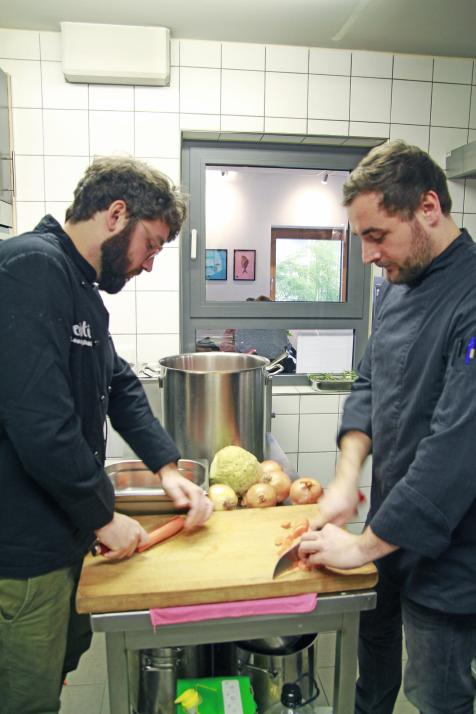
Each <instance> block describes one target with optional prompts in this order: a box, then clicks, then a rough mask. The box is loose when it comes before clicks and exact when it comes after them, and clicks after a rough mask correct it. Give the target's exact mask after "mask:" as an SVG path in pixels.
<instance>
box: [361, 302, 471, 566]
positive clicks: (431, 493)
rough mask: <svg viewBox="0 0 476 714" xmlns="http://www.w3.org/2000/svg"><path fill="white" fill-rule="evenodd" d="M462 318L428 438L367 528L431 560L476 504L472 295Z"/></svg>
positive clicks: (441, 551) (444, 546) (453, 341)
mask: <svg viewBox="0 0 476 714" xmlns="http://www.w3.org/2000/svg"><path fill="white" fill-rule="evenodd" d="M465 313H466V317H465V318H464V320H462V321H461V323H460V325H459V329H458V332H456V333H455V335H454V337H453V339H452V345H453V349H452V352H451V356H450V359H449V360H448V363H447V367H446V372H445V378H444V386H443V390H442V392H441V395H440V397H439V400H438V402H437V405H436V408H435V410H434V412H433V416H432V420H431V426H430V433H429V434H428V436H426V437H425V438H424V439H422V440H421V441H420V443H419V445H418V448H417V451H416V454H415V458H414V460H413V463H412V465H411V466H410V468H409V470H408V472H407V474H406V475H405V477H404V478H403V479H402V480H401V481H399V482H398V483H397V484H396V486H395V487H394V488H393V489H392V491H391V492H390V494H389V496H388V497H387V498H386V500H385V501H384V503H383V504H382V505H381V507H380V508H379V510H378V512H377V513H376V514H375V516H374V517H373V519H372V521H371V523H370V525H371V527H372V530H373V531H374V532H375V534H376V535H377V536H378V537H379V538H381V539H382V540H385V541H387V542H389V543H393V544H394V545H398V546H400V547H402V548H406V549H409V550H414V551H416V552H417V553H421V554H422V555H425V556H428V557H432V558H436V557H438V556H439V555H440V554H441V553H443V552H444V551H445V550H446V549H447V548H448V546H449V544H450V540H451V537H452V534H453V531H454V530H455V529H456V527H457V526H458V524H459V523H460V521H461V520H462V519H463V517H464V515H465V513H466V512H467V511H468V509H469V508H470V506H471V505H472V504H473V503H474V501H475V499H476V474H475V468H476V467H475V465H476V354H473V355H472V356H471V350H470V348H469V342H470V340H471V338H475V341H476V297H475V296H473V297H472V298H468V300H467V301H466V302H465ZM475 353H476V350H475ZM415 524H418V537H417V538H416V537H415Z"/></svg>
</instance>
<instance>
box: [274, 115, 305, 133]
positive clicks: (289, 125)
mask: <svg viewBox="0 0 476 714" xmlns="http://www.w3.org/2000/svg"><path fill="white" fill-rule="evenodd" d="M306 127H307V121H306V119H282V118H281V117H265V120H264V130H265V132H266V133H268V132H269V133H270V134H306V131H307V129H306Z"/></svg>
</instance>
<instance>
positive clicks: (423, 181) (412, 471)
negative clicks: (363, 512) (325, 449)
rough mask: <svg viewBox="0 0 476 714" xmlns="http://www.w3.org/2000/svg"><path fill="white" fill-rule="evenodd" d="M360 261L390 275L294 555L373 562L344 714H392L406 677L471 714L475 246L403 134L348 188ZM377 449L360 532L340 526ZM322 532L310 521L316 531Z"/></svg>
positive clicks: (426, 695)
mask: <svg viewBox="0 0 476 714" xmlns="http://www.w3.org/2000/svg"><path fill="white" fill-rule="evenodd" d="M344 204H345V205H346V206H347V207H348V212H349V220H350V224H351V227H352V229H353V231H354V232H355V233H356V234H357V235H358V236H359V237H360V239H361V241H362V257H363V260H364V262H365V263H367V264H368V263H373V264H374V265H376V266H378V267H380V268H383V269H384V271H385V274H386V279H387V283H386V284H385V286H384V287H383V289H382V291H381V294H380V297H379V301H378V305H377V310H376V318H375V322H374V325H373V332H372V336H371V338H370V340H369V343H368V346H367V349H366V352H365V355H364V357H363V359H362V361H361V363H360V365H359V366H358V374H359V377H358V379H357V380H356V382H355V383H354V385H353V389H352V393H351V395H350V396H349V398H348V400H347V401H346V405H345V410H344V414H343V419H342V424H341V428H340V432H339V437H338V441H339V447H340V458H339V462H338V465H337V469H336V478H335V480H334V481H333V482H332V483H331V484H330V486H329V488H328V489H327V491H326V494H325V496H324V498H323V499H322V500H321V501H320V504H319V507H320V517H319V519H316V521H315V523H314V524H313V528H314V529H316V530H314V531H312V532H310V533H309V534H305V535H304V536H303V540H302V544H301V548H300V555H301V557H303V558H304V559H308V561H309V563H311V564H314V565H319V564H323V565H331V566H337V567H340V568H352V567H356V566H360V565H363V564H364V563H368V562H369V561H372V560H376V561H377V566H378V571H379V584H378V588H377V608H376V610H374V611H370V612H365V613H362V616H361V627H360V638H359V680H358V682H357V690H356V707H355V712H356V713H358V714H391V712H392V711H393V708H394V704H395V700H396V698H397V695H398V691H399V688H400V683H401V658H402V621H403V630H404V632H405V637H406V646H407V652H408V663H407V666H406V669H405V678H404V687H405V693H406V696H407V698H408V699H409V700H410V701H411V702H412V703H413V704H414V706H415V707H417V709H418V710H419V712H421V714H473V701H474V695H475V688H474V682H473V679H472V676H471V659H472V658H473V657H474V655H475V653H476V245H475V244H474V243H473V241H472V240H471V238H470V236H469V235H468V233H467V232H466V231H465V230H460V229H459V228H458V227H457V226H456V224H455V223H454V221H453V220H452V218H451V216H450V210H451V199H450V196H449V193H448V188H447V184H446V177H445V175H444V173H443V171H442V170H441V168H440V167H439V166H437V165H436V164H435V163H434V162H433V161H432V159H431V158H430V157H429V156H428V154H426V153H425V152H423V151H421V150H420V149H418V148H416V147H412V146H408V145H407V144H405V143H403V142H390V143H388V144H385V145H383V146H381V147H378V148H376V149H374V150H372V151H371V152H370V153H369V154H368V156H367V157H366V158H364V159H363V161H362V162H361V163H360V164H359V166H357V168H356V169H355V171H354V172H353V173H352V174H351V176H350V177H349V179H348V180H347V182H346V184H345V185H344ZM370 452H372V456H373V461H372V488H371V504H370V512H369V515H368V519H367V525H366V528H365V530H364V532H363V533H362V534H361V535H354V534H351V533H348V532H347V531H345V530H343V529H342V528H340V527H339V526H342V525H344V524H345V523H346V522H348V520H349V519H350V517H351V516H352V514H353V512H354V509H355V507H356V504H357V501H358V496H357V484H358V480H359V474H360V470H361V467H362V465H363V463H364V461H365V459H366V457H367V455H368V454H370ZM317 529H321V530H317Z"/></svg>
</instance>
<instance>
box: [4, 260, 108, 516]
mask: <svg viewBox="0 0 476 714" xmlns="http://www.w3.org/2000/svg"><path fill="white" fill-rule="evenodd" d="M73 322H74V320H73V309H72V286H71V284H70V280H69V277H68V274H67V272H66V271H65V268H64V266H63V265H62V263H61V261H60V260H59V259H58V258H57V257H56V256H55V255H54V254H51V253H48V252H47V250H45V251H41V252H40V251H37V250H34V249H32V250H30V251H29V252H27V253H25V254H22V255H21V256H17V257H14V258H12V259H10V261H9V262H8V264H7V265H4V266H3V268H2V270H0V334H1V336H2V346H1V349H0V423H1V424H2V425H3V428H4V430H5V432H6V434H7V438H8V439H9V440H10V442H11V444H12V446H13V448H14V450H15V452H16V454H17V456H18V458H19V460H20V461H21V463H22V466H23V468H24V470H25V472H26V473H27V474H28V475H29V476H30V477H31V478H32V479H34V480H35V481H36V482H37V483H38V484H39V485H40V486H41V488H43V489H44V490H45V491H47V492H48V493H49V495H50V496H51V498H52V499H53V500H54V501H55V502H56V503H57V504H58V506H59V508H61V509H62V510H63V511H64V512H65V513H66V514H67V516H68V517H69V519H70V520H71V521H72V522H73V523H74V524H75V525H76V527H77V528H78V529H80V530H95V529H97V528H99V527H101V526H103V525H105V524H106V523H108V522H109V521H110V520H111V518H112V514H113V507H114V493H113V489H112V487H111V484H110V481H109V479H108V478H107V476H106V474H105V473H104V469H103V466H102V464H101V463H99V462H98V461H97V459H96V458H95V456H94V454H93V453H92V452H91V449H90V447H89V445H88V444H87V443H86V441H85V439H84V437H83V435H82V430H81V423H80V419H79V417H78V415H77V413H76V411H75V405H74V400H73V396H72V387H71V375H70V370H69V351H70V336H71V335H70V333H71V325H72V324H73Z"/></svg>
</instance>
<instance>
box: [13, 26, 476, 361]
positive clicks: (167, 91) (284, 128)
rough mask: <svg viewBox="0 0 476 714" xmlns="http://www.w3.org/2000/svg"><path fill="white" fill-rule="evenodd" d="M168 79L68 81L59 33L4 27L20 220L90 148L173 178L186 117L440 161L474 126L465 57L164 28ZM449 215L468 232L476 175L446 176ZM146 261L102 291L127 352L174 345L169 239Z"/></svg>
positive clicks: (201, 123)
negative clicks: (413, 147)
mask: <svg viewBox="0 0 476 714" xmlns="http://www.w3.org/2000/svg"><path fill="white" fill-rule="evenodd" d="M171 64H172V71H171V84H170V87H163V88H159V87H132V86H101V85H86V84H83V85H81V84H68V83H66V82H65V81H64V78H63V75H62V72H61V63H60V35H59V33H53V32H34V31H22V30H1V29H0V67H2V68H3V69H4V70H6V71H7V72H9V73H10V74H11V76H12V84H13V130H14V148H15V152H16V159H15V169H16V182H17V199H18V202H17V217H18V230H19V231H22V230H25V229H28V228H30V227H31V226H32V225H33V224H34V223H35V222H36V221H37V220H38V218H39V217H41V215H43V213H44V212H45V211H46V212H51V213H53V214H54V215H56V216H57V217H58V218H59V219H62V218H63V215H64V209H65V207H66V206H67V205H68V202H69V201H70V199H71V196H72V190H73V187H74V186H75V184H76V182H77V180H78V179H79V177H80V175H81V173H82V172H83V170H84V168H85V167H86V166H87V164H88V162H89V161H90V159H91V157H92V156H93V155H95V154H106V153H116V152H127V153H130V154H133V155H135V156H137V157H141V158H144V159H147V160H148V161H150V162H151V163H152V164H154V165H156V166H158V167H159V168H161V169H162V170H163V171H165V172H166V173H168V174H169V175H170V176H171V177H172V178H173V179H175V180H176V181H178V180H179V179H180V175H179V174H180V131H181V130H182V129H188V130H191V129H197V130H211V131H238V132H247V131H252V132H256V131H258V132H275V133H291V134H292V133H299V134H302V133H304V134H306V133H307V134H337V135H358V136H380V137H392V138H394V137H399V138H403V139H407V140H408V141H410V142H412V143H415V144H418V145H419V146H421V147H423V148H424V149H426V150H429V151H430V153H431V154H432V155H433V157H434V158H435V159H436V160H437V161H438V162H439V163H441V164H442V165H444V163H445V154H446V152H447V151H448V150H450V149H452V148H454V147H456V146H459V145H461V144H464V143H466V142H467V141H468V140H469V141H472V140H475V139H476V70H475V69H474V62H473V60H471V59H449V58H444V57H435V58H433V57H426V56H408V55H394V54H391V53H374V52H354V51H352V52H350V51H346V50H328V49H317V48H310V49H308V48H305V47H287V46H264V45H255V44H245V45H243V44H234V43H228V42H224V43H220V42H201V41H195V40H172V61H171ZM451 193H452V196H453V201H454V217H455V220H456V221H457V223H458V224H459V225H463V224H464V225H465V226H466V227H467V228H468V229H469V230H470V231H471V232H472V234H473V236H475V237H476V181H475V180H471V181H470V180H467V181H453V182H451ZM156 263H157V265H156V268H155V269H154V272H153V273H152V274H151V275H146V276H140V277H139V278H137V279H136V280H135V284H132V285H130V286H129V287H128V289H127V290H125V291H124V292H122V293H120V294H119V295H117V296H108V297H107V298H106V300H107V304H108V307H109V309H110V312H111V318H112V322H111V327H112V332H113V334H114V336H115V341H116V345H117V347H118V350H119V351H120V352H121V353H122V354H123V355H124V356H125V357H126V358H128V359H129V360H130V361H131V362H138V363H141V362H146V361H155V360H157V359H158V358H159V357H161V356H163V355H166V354H174V353H176V352H177V351H178V348H179V261H178V245H177V242H176V243H175V244H173V245H172V246H167V248H166V250H164V252H163V254H161V256H160V258H159V259H158V260H157V261H156Z"/></svg>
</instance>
